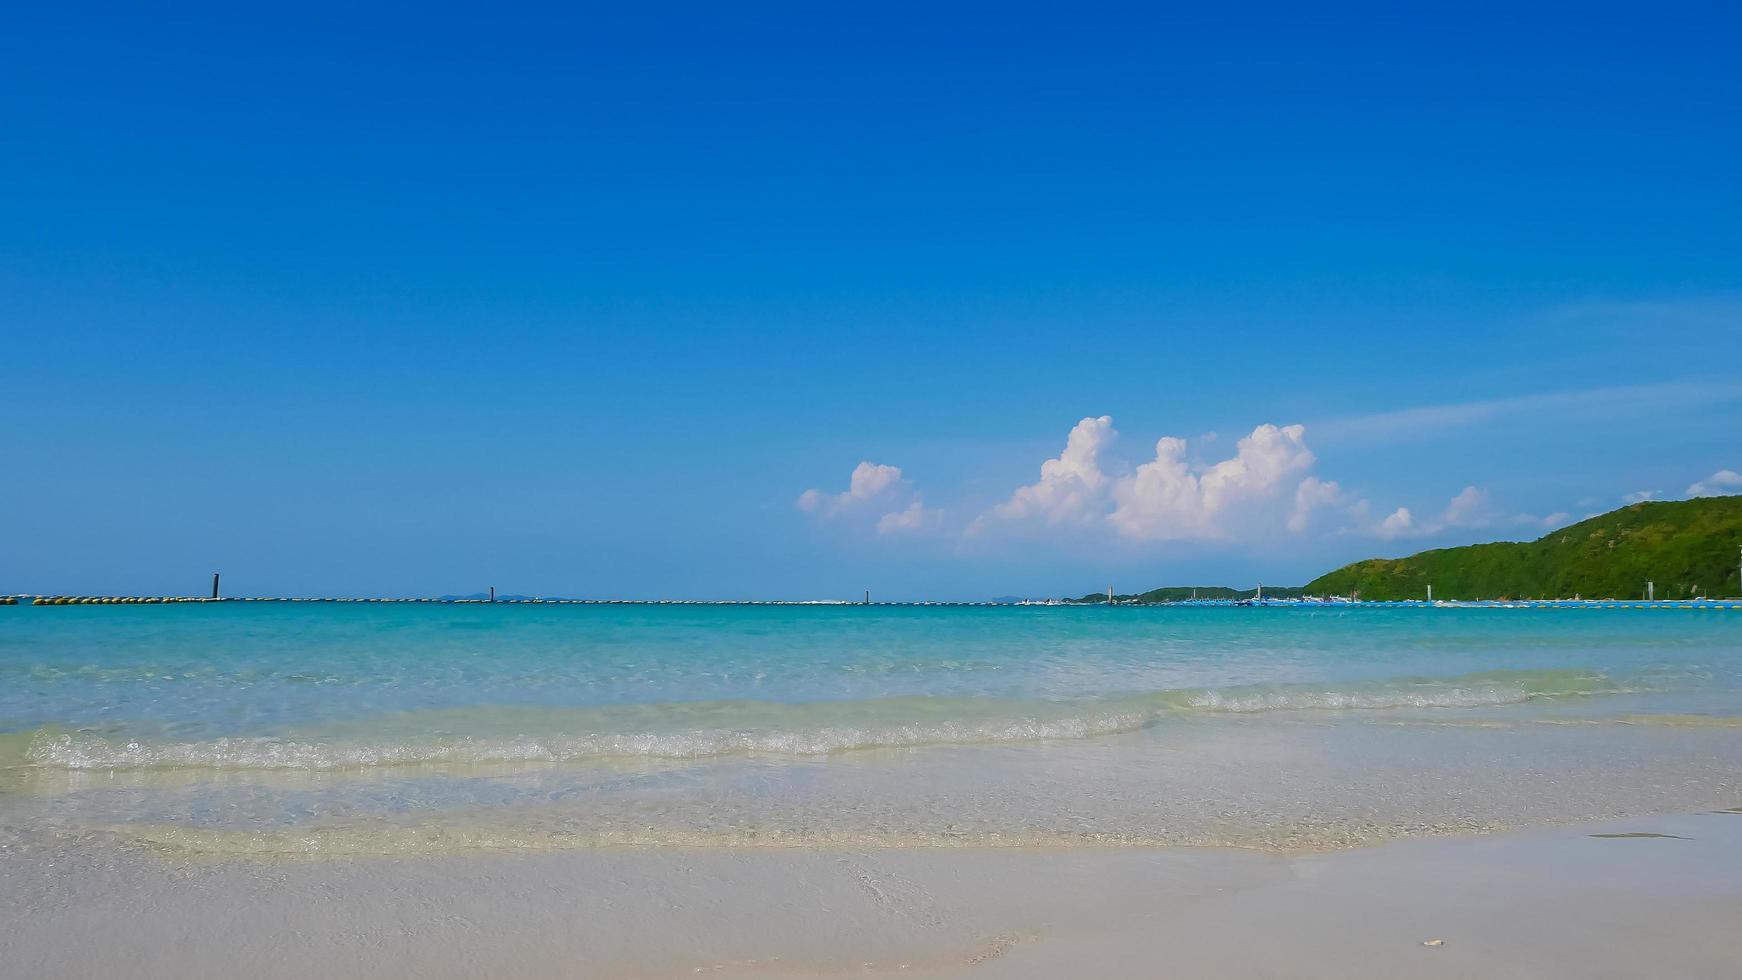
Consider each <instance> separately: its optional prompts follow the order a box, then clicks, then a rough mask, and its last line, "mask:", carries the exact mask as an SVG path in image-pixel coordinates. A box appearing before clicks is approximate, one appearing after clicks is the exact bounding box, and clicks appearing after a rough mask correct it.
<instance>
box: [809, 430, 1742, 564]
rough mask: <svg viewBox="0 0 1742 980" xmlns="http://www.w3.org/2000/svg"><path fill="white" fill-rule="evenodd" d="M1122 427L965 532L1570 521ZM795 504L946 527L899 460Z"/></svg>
mask: <svg viewBox="0 0 1742 980" xmlns="http://www.w3.org/2000/svg"><path fill="white" fill-rule="evenodd" d="M1118 435H1119V434H1118V431H1117V430H1115V429H1114V428H1113V419H1112V417H1111V416H1107V415H1101V416H1089V417H1087V418H1084V419H1082V420H1081V421H1079V422H1077V424H1076V425H1075V426H1073V427H1072V428H1071V430H1070V433H1069V434H1068V435H1067V436H1066V438H1065V445H1064V448H1063V449H1062V450H1061V451H1060V452H1059V454H1058V455H1057V456H1055V457H1053V458H1051V459H1047V460H1045V461H1043V462H1042V463H1041V465H1040V478H1039V479H1038V480H1036V481H1035V482H1033V483H1029V484H1026V485H1024V486H1020V487H1017V488H1016V489H1015V490H1013V491H1012V492H1011V493H1010V495H1009V497H1008V498H1006V499H1004V500H1003V501H1002V502H1000V503H997V504H994V505H993V506H991V507H990V508H988V509H986V510H985V511H984V512H982V513H981V514H980V515H979V516H978V517H976V518H975V519H974V520H973V521H972V522H970V523H969V524H968V525H967V527H966V530H965V532H964V533H965V534H966V536H967V537H970V538H973V537H977V536H981V535H990V534H992V533H1013V534H1023V535H1036V534H1056V535H1066V536H1069V537H1072V538H1076V539H1079V540H1097V539H1098V540H1100V541H1101V542H1103V543H1109V542H1111V541H1114V540H1123V541H1127V542H1132V543H1153V542H1165V541H1187V540H1207V539H1234V538H1244V539H1250V540H1257V539H1260V538H1263V537H1265V536H1267V535H1273V534H1277V533H1281V532H1282V531H1283V529H1284V528H1286V529H1287V530H1288V531H1289V532H1292V533H1295V534H1304V533H1307V532H1309V531H1310V532H1313V533H1334V534H1353V535H1362V536H1368V537H1375V538H1382V539H1388V540H1389V539H1398V538H1417V537H1427V536H1431V535H1435V534H1439V533H1442V532H1445V531H1448V530H1451V529H1469V528H1484V527H1490V526H1497V525H1499V526H1504V525H1511V526H1533V527H1549V528H1552V527H1559V526H1561V525H1562V524H1564V523H1566V521H1567V520H1568V515H1567V514H1566V513H1564V512H1557V513H1554V514H1550V515H1548V516H1546V517H1537V516H1534V515H1530V514H1517V513H1508V512H1505V511H1501V510H1499V509H1497V508H1495V507H1494V506H1493V504H1492V502H1491V500H1490V498H1489V494H1488V492H1487V491H1486V490H1484V489H1483V488H1481V487H1478V486H1474V485H1470V486H1466V487H1464V488H1463V489H1462V490H1460V491H1459V492H1458V493H1457V494H1456V495H1455V496H1453V497H1452V498H1451V499H1450V500H1449V501H1447V502H1446V504H1445V506H1444V507H1443V508H1438V509H1431V510H1429V511H1428V513H1429V514H1431V515H1432V516H1426V517H1420V516H1417V513H1418V512H1417V511H1412V510H1411V509H1410V508H1409V507H1397V508H1395V509H1391V510H1385V509H1382V508H1376V507H1374V506H1373V505H1372V503H1370V502H1369V501H1368V500H1367V499H1366V498H1365V497H1361V496H1358V495H1355V494H1352V493H1350V492H1349V491H1348V490H1346V489H1345V488H1344V487H1343V486H1342V485H1341V484H1339V483H1338V482H1337V481H1336V480H1331V479H1326V478H1323V477H1321V476H1319V475H1317V474H1316V473H1312V472H1310V471H1311V470H1312V469H1313V467H1314V466H1315V464H1316V463H1317V457H1316V456H1315V455H1314V453H1313V451H1312V450H1311V449H1309V448H1308V447H1307V442H1306V429H1305V427H1304V426H1300V425H1281V426H1279V425H1272V424H1268V423H1266V424H1263V425H1259V426H1256V427H1255V428H1253V429H1252V431H1251V432H1250V433H1248V434H1247V435H1245V436H1244V437H1242V438H1240V439H1239V440H1238V441H1237V442H1236V444H1235V445H1234V447H1233V454H1232V455H1231V456H1229V457H1228V458H1226V459H1221V460H1214V461H1209V460H1204V459H1203V458H1202V456H1201V455H1200V454H1201V452H1202V448H1201V447H1202V444H1203V443H1204V442H1205V441H1206V440H1205V438H1204V437H1202V436H1200V437H1199V438H1198V440H1197V442H1198V443H1199V446H1200V454H1194V453H1193V452H1192V451H1191V446H1190V445H1188V443H1187V442H1186V440H1184V439H1181V438H1178V437H1176V436H1164V437H1162V438H1161V439H1158V440H1156V442H1155V455H1154V457H1153V458H1151V459H1149V460H1146V461H1143V462H1141V463H1139V464H1137V465H1136V466H1132V465H1131V463H1130V462H1128V461H1123V460H1120V459H1118V458H1116V457H1114V456H1112V454H1111V453H1110V451H1109V450H1110V447H1112V446H1113V445H1114V444H1115V442H1116V440H1117V439H1118ZM1218 455H1219V454H1218ZM1702 491H1704V492H1707V493H1720V492H1742V475H1738V474H1736V473H1734V472H1731V471H1729V470H1724V471H1720V472H1719V473H1716V474H1713V475H1712V476H1711V477H1709V478H1707V479H1706V480H1705V481H1702V482H1701V483H1698V484H1695V486H1694V487H1693V488H1690V490H1689V492H1690V494H1693V493H1699V492H1702ZM795 504H796V506H797V507H798V509H800V510H802V511H805V512H806V513H809V514H811V515H812V516H813V517H815V518H816V519H817V520H819V521H835V520H839V521H841V522H842V523H843V524H845V525H846V526H851V527H858V528H861V529H863V530H865V531H867V532H869V531H872V530H874V531H875V532H876V533H877V534H878V535H886V536H897V535H913V534H916V533H919V532H934V533H935V532H939V531H942V530H943V529H944V528H945V527H946V521H945V516H946V515H945V513H944V512H943V511H940V510H938V509H936V508H933V507H929V506H927V505H926V504H925V503H924V502H922V500H921V499H920V495H919V493H917V492H916V491H915V490H914V488H913V487H912V485H911V484H910V483H909V481H908V480H907V479H906V478H905V477H904V476H903V474H902V471H901V469H900V468H899V467H895V466H889V465H885V464H879V463H873V462H870V461H865V462H861V463H860V464H859V465H858V466H857V467H855V468H854V469H853V474H852V476H851V478H850V479H849V480H848V484H847V489H846V490H845V491H842V492H839V493H825V492H824V491H822V490H818V489H811V490H806V491H805V492H804V493H803V494H802V495H800V496H799V498H798V499H797V501H795ZM955 526H956V527H960V526H961V525H959V524H957V525H955Z"/></svg>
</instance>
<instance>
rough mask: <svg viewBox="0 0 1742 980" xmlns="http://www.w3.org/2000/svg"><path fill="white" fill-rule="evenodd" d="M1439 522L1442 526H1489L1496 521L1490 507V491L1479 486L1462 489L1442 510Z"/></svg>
mask: <svg viewBox="0 0 1742 980" xmlns="http://www.w3.org/2000/svg"><path fill="white" fill-rule="evenodd" d="M1439 523H1440V525H1441V526H1442V527H1487V526H1488V525H1489V524H1492V523H1494V515H1493V511H1492V510H1490V509H1489V507H1488V491H1486V490H1482V489H1480V488H1478V487H1465V488H1464V489H1463V490H1460V491H1459V492H1458V495H1457V496H1456V497H1453V498H1452V500H1451V503H1449V504H1447V505H1446V509H1445V510H1444V511H1443V512H1441V514H1440V521H1439Z"/></svg>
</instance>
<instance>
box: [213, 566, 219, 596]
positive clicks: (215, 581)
mask: <svg viewBox="0 0 1742 980" xmlns="http://www.w3.org/2000/svg"><path fill="white" fill-rule="evenodd" d="M217 597H218V573H217V572H213V573H212V598H214V599H216V598H217Z"/></svg>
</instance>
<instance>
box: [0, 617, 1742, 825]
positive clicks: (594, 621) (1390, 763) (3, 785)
mask: <svg viewBox="0 0 1742 980" xmlns="http://www.w3.org/2000/svg"><path fill="white" fill-rule="evenodd" d="M1738 802H1742V614H1739V613H1734V612H1725V611H1687V610H1633V609H1624V610H1531V609H1385V608H1369V607H1353V608H1351V607H1340V608H1335V609H1314V608H1310V607H1307V608H1244V609H1242V608H1189V607H1187V608H1182V607H1172V608H1123V609H1119V608H1114V609H1109V608H1060V607H1014V608H1011V607H1005V608H888V607H853V606H845V607H827V606H825V607H750V606H548V605H547V606H526V605H495V606H487V605H463V606H454V605H369V604H342V605H341V604H294V605H293V604H267V603H245V604H244V603H231V604H203V605H175V606H145V607H126V606H120V607H115V606H107V607H48V608H38V607H6V608H0V833H3V834H5V835H8V836H9V837H10V838H11V839H13V840H14V841H15V842H20V843H18V846H24V844H25V843H28V844H29V845H30V846H52V842H53V841H54V840H68V839H75V838H81V837H86V836H90V835H98V836H103V837H113V838H116V839H119V840H122V841H126V842H131V843H138V844H142V845H146V846H150V847H154V848H157V849H160V850H162V851H164V852H165V853H176V854H186V855H200V854H237V853H242V854H258V855H281V854H374V853H395V854H401V853H439V852H443V851H451V850H467V849H500V848H530V849H541V848H561V847H586V846H599V845H629V846H653V845H666V844H686V845H697V846H744V845H763V846H791V845H829V844H851V845H853V846H878V845H891V846H914V845H920V846H923V845H979V846H989V845H1025V844H1059V843H1065V844H1071V843H1090V844H1101V845H1122V844H1157V843H1161V844H1169V843H1189V844H1232V845H1239V846H1250V847H1264V848H1300V847H1334V846H1341V845H1346V844H1357V843H1365V842H1368V841H1372V840H1378V839H1384V838H1389V837H1397V836H1408V835H1416V834H1438V833H1457V832H1468V831H1480V830H1488V829H1495V828H1500V827H1514V826H1524V825H1533V824H1544V823H1556V822H1570V821H1576V820H1590V819H1602V818H1605V817H1610V816H1621V815H1629V814H1635V813H1652V812H1671V811H1676V810H1686V809H1697V808H1701V807H1707V806H1734V805H1736V804H1737V803H1738Z"/></svg>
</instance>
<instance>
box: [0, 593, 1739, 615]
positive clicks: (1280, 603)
mask: <svg viewBox="0 0 1742 980" xmlns="http://www.w3.org/2000/svg"><path fill="white" fill-rule="evenodd" d="M239 602H241V603H246V602H273V603H287V602H318V603H396V604H403V603H422V604H426V605H444V606H468V605H477V606H488V605H497V606H852V607H859V608H863V607H866V606H871V607H875V608H883V609H891V608H903V609H905V608H917V607H925V608H957V609H959V608H984V607H1010V608H1014V607H1017V606H1063V607H1068V608H1084V609H1102V608H1115V609H1166V608H1223V607H1230V608H1231V607H1241V608H1262V609H1309V610H1326V611H1328V610H1334V609H1347V608H1361V609H1731V610H1742V599H1513V600H1505V599H1469V600H1460V599H1439V600H1435V601H1431V602H1430V601H1427V600H1422V599H1402V600H1395V601H1366V600H1359V601H1357V600H1349V599H1335V600H1325V599H1181V600H1178V601H1173V602H1119V603H1114V604H1113V605H1111V606H1109V605H1107V604H1106V603H1084V602H1041V601H1029V602H947V601H925V600H918V601H913V602H862V601H857V600H847V599H839V600H837V599H823V600H817V599H524V598H522V599H439V598H426V599H419V598H315V597H302V596H285V597H275V596H236V597H226V598H221V599H219V598H208V597H205V596H78V595H54V596H46V595H27V594H26V595H12V596H0V606H18V605H29V606H156V605H168V604H172V603H219V604H224V603H239Z"/></svg>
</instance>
